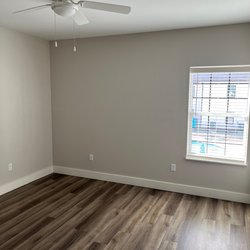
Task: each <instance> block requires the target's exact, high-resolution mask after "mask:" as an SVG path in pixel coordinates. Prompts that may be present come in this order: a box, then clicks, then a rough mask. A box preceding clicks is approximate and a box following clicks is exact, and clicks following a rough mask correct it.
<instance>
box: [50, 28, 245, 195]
mask: <svg viewBox="0 0 250 250" xmlns="http://www.w3.org/2000/svg"><path fill="white" fill-rule="evenodd" d="M237 64H250V25H249V24H244V25H233V26H224V27H223V26H221V27H213V28H201V29H189V30H178V31H166V32H156V33H146V34H138V35H125V36H115V37H103V38H90V39H82V40H79V41H78V52H77V53H73V52H72V41H63V42H60V43H59V48H57V49H55V48H54V47H53V44H51V72H52V100H53V102H52V103H53V140H54V164H55V165H61V166H66V167H73V168H80V169H89V170H95V171H103V172H108V173H116V174H121V175H130V176H136V177H145V178H150V179H155V180H163V181H170V182H175V183H182V184H188V185H197V186H202V187H211V188H218V189H225V190H232V191H236V192H242V193H250V167H238V166H230V165H222V164H211V163H205V162H195V161H186V160H185V153H186V137H187V111H188V109H187V107H188V106H187V104H188V83H189V67H190V66H202V65H237ZM249 152H250V151H249ZM89 153H93V154H94V155H95V160H94V161H93V162H90V161H89V160H88V154H89ZM249 160H250V158H249ZM171 162H173V163H176V164H177V172H176V173H170V171H169V164H170V163H171Z"/></svg>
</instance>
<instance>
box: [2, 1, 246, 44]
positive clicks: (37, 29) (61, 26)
mask: <svg viewBox="0 0 250 250" xmlns="http://www.w3.org/2000/svg"><path fill="white" fill-rule="evenodd" d="M95 1H101V2H107V3H115V4H122V5H129V6H131V7H132V11H131V13H130V14H129V15H121V14H114V13H108V12H103V11H97V10H89V9H85V14H86V16H87V18H88V19H89V21H90V23H89V24H87V25H85V26H81V27H78V28H77V37H91V36H104V35H114V34H127V33H138V32H147V31H159V30H169V29H179V28H191V27H202V26H213V25H221V24H232V23H244V22H250V0H103V1H102V0H95ZM41 4H43V1H41V0H0V26H3V27H8V28H12V29H15V30H19V31H22V32H25V33H28V34H32V35H35V36H38V37H42V38H45V39H48V40H53V39H54V38H55V35H54V26H53V22H54V21H53V20H54V19H53V18H54V15H53V12H52V10H51V9H45V10H39V11H35V12H29V13H22V14H18V15H13V14H12V12H13V11H16V10H20V9H24V8H29V7H33V6H36V5H41ZM72 30H73V29H72V20H71V19H67V18H66V19H65V18H61V17H59V18H58V37H57V38H58V39H68V38H72V37H73V34H72V33H73V31H72Z"/></svg>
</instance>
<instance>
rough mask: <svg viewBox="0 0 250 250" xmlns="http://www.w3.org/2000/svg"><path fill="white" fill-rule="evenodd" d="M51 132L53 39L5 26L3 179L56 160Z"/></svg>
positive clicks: (0, 52) (0, 44) (1, 53)
mask: <svg viewBox="0 0 250 250" xmlns="http://www.w3.org/2000/svg"><path fill="white" fill-rule="evenodd" d="M51 132H52V126H51V87H50V55H49V43H48V42H46V41H43V40H40V39H37V38H33V37H30V36H26V35H24V34H21V33H18V32H14V31H10V30H7V29H3V28H0V185H2V184H5V183H8V182H11V181H14V180H16V179H17V178H19V177H23V176H26V175H28V174H31V173H33V172H36V171H38V170H40V169H43V168H45V167H49V166H51V165H52V135H51V134H52V133H51ZM11 162H12V163H13V167H14V169H13V171H12V172H8V163H11Z"/></svg>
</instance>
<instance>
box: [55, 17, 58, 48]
mask: <svg viewBox="0 0 250 250" xmlns="http://www.w3.org/2000/svg"><path fill="white" fill-rule="evenodd" d="M56 24H57V23H56V13H54V28H55V47H56V48H57V47H58V43H57V39H56V38H57V25H56Z"/></svg>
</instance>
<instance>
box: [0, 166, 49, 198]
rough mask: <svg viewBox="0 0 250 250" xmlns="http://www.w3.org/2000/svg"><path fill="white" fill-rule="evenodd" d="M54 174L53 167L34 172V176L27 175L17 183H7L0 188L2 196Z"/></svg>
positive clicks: (16, 181)
mask: <svg viewBox="0 0 250 250" xmlns="http://www.w3.org/2000/svg"><path fill="white" fill-rule="evenodd" d="M52 173H53V167H52V166H51V167H47V168H44V169H41V170H39V171H37V172H34V173H32V174H29V175H26V176H24V177H21V178H18V179H17V180H15V181H12V182H9V183H6V184H4V185H2V186H0V195H3V194H6V193H8V192H10V191H12V190H15V189H17V188H19V187H22V186H24V185H26V184H28V183H30V182H32V181H35V180H37V179H40V178H42V177H44V176H46V175H49V174H52Z"/></svg>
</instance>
